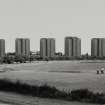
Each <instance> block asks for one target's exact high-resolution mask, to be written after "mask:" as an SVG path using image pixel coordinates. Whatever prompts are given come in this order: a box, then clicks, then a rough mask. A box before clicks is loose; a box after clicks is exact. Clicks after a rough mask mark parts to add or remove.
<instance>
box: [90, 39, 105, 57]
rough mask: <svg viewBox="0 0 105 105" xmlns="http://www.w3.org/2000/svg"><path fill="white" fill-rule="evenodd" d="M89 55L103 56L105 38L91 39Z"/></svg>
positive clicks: (104, 55) (104, 54) (104, 52)
mask: <svg viewBox="0 0 105 105" xmlns="http://www.w3.org/2000/svg"><path fill="white" fill-rule="evenodd" d="M91 56H94V57H105V38H93V39H92V40H91Z"/></svg>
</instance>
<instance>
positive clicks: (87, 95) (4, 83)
mask: <svg viewBox="0 0 105 105" xmlns="http://www.w3.org/2000/svg"><path fill="white" fill-rule="evenodd" d="M0 91H5V92H14V93H19V94H22V95H29V96H35V97H42V98H50V99H61V100H67V101H79V102H89V103H99V104H105V94H102V93H93V92H91V91H89V90H88V89H78V90H72V91H69V92H65V91H61V90H58V89H57V88H55V87H52V86H48V85H47V84H45V85H42V86H35V85H29V84H25V83H21V82H19V81H17V82H12V81H10V80H7V79H0Z"/></svg>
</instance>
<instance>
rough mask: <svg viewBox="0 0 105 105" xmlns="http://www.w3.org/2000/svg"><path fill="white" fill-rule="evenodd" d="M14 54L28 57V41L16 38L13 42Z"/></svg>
mask: <svg viewBox="0 0 105 105" xmlns="http://www.w3.org/2000/svg"><path fill="white" fill-rule="evenodd" d="M15 52H16V55H20V56H24V55H25V56H29V55H30V39H28V38H17V39H16V40H15Z"/></svg>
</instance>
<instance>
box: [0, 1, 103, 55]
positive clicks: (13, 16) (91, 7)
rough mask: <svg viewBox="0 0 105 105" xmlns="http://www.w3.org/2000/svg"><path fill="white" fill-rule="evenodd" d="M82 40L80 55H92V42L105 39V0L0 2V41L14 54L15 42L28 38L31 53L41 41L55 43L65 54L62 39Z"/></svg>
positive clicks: (38, 46) (57, 49)
mask: <svg viewBox="0 0 105 105" xmlns="http://www.w3.org/2000/svg"><path fill="white" fill-rule="evenodd" d="M66 36H77V37H79V38H81V40H82V53H83V54H84V53H87V52H88V53H89V54H90V52H91V38H96V37H105V0H0V38H3V39H5V42H6V51H7V52H14V50H15V39H16V38H25V37H26V38H30V40H31V50H32V51H37V50H39V48H40V43H39V41H40V38H44V37H49V38H55V39H56V51H61V52H63V51H64V37H66Z"/></svg>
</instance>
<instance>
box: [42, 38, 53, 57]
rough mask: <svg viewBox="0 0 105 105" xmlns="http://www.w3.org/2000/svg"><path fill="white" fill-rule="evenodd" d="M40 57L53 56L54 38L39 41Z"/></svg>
mask: <svg viewBox="0 0 105 105" xmlns="http://www.w3.org/2000/svg"><path fill="white" fill-rule="evenodd" d="M40 56H41V57H43V58H45V57H54V56H55V39H54V38H41V39H40Z"/></svg>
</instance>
